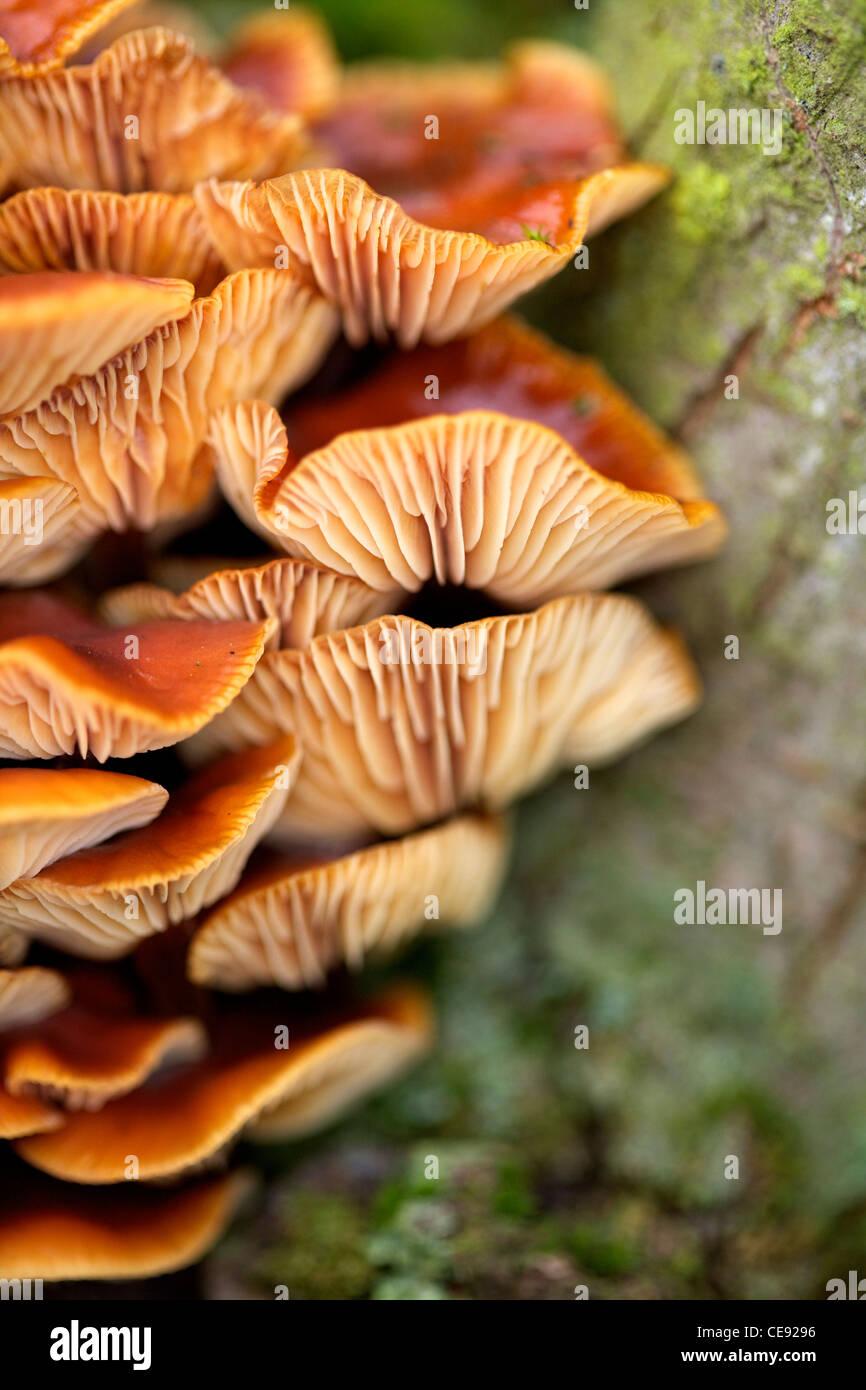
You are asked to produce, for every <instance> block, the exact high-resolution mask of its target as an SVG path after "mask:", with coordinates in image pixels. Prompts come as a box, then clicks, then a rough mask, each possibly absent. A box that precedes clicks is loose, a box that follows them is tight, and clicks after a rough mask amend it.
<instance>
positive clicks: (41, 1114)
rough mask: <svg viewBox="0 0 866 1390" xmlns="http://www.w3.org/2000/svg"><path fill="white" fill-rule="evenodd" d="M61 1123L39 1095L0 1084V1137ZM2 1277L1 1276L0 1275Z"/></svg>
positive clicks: (44, 1130) (35, 1131)
mask: <svg viewBox="0 0 866 1390" xmlns="http://www.w3.org/2000/svg"><path fill="white" fill-rule="evenodd" d="M62 1124H63V1115H62V1113H61V1111H59V1110H57V1109H55V1107H54V1106H53V1105H49V1104H48V1103H47V1102H46V1101H44V1100H42V1098H41V1097H40V1096H13V1095H12V1094H11V1093H10V1092H9V1091H7V1090H6V1087H5V1086H3V1085H0V1139H22V1138H24V1137H25V1136H26V1135H28V1134H46V1133H47V1132H48V1131H49V1130H51V1129H59V1127H60V1126H61V1125H62ZM0 1277H2V1276H0Z"/></svg>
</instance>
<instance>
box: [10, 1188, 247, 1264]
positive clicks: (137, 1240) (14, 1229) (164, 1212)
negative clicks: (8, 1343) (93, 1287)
mask: <svg viewBox="0 0 866 1390" xmlns="http://www.w3.org/2000/svg"><path fill="white" fill-rule="evenodd" d="M248 1190H249V1181H248V1179H247V1178H246V1177H245V1176H244V1175H243V1174H237V1173H235V1174H224V1175H220V1176H218V1177H209V1178H205V1179H202V1180H200V1181H198V1182H193V1183H188V1184H186V1185H185V1186H184V1187H181V1188H178V1189H176V1190H172V1191H166V1190H164V1189H159V1188H146V1187H143V1186H140V1185H138V1184H136V1183H126V1184H123V1185H120V1186H116V1187H113V1188H111V1189H110V1190H108V1191H96V1192H94V1191H93V1190H88V1189H87V1188H82V1187H73V1186H70V1185H69V1184H68V1183H61V1182H55V1181H54V1180H53V1179H50V1178H45V1177H43V1176H42V1175H41V1174H36V1173H33V1172H27V1170H26V1169H25V1170H24V1172H23V1173H22V1172H20V1171H16V1173H15V1176H14V1180H13V1181H11V1182H10V1181H9V1180H8V1175H7V1180H6V1181H5V1182H3V1183H0V1278H4V1279H33V1278H39V1279H44V1280H63V1279H147V1278H152V1277H154V1276H155V1275H158V1274H165V1273H168V1272H169V1271H171V1270H175V1269H181V1268H183V1267H184V1266H185V1265H188V1264H193V1263H195V1261H196V1260H199V1259H200V1258H201V1257H202V1255H203V1254H205V1252H206V1251H207V1250H208V1249H209V1248H210V1246H211V1245H213V1243H214V1241H215V1240H216V1239H217V1237H218V1236H219V1235H220V1233H221V1232H222V1230H223V1229H224V1228H225V1226H227V1225H228V1223H229V1221H230V1220H231V1218H232V1216H233V1214H234V1212H235V1211H236V1209H237V1207H238V1205H239V1203H240V1202H241V1200H242V1198H243V1197H244V1195H245V1193H246V1192H247V1191H248Z"/></svg>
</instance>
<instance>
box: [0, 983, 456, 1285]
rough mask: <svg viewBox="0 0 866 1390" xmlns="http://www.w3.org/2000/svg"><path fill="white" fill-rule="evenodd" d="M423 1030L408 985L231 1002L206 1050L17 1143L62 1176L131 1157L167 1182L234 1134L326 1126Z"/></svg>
mask: <svg viewBox="0 0 866 1390" xmlns="http://www.w3.org/2000/svg"><path fill="white" fill-rule="evenodd" d="M430 1032H431V1021H430V1014H429V1009H428V1006H427V1003H426V1001H425V999H424V997H423V996H422V995H420V994H419V993H418V992H417V991H416V990H415V989H413V988H410V987H408V986H393V987H392V988H391V989H390V990H388V991H386V992H385V993H383V994H381V995H379V996H376V997H375V998H372V999H368V1000H363V1001H360V1002H358V1003H357V1004H354V1005H352V1006H350V1007H348V1008H347V1007H345V1006H344V1007H343V1008H342V1009H338V1010H336V1011H334V1012H333V1013H332V1014H330V1015H323V1014H321V1013H320V1012H317V1013H316V1014H315V1015H313V1016H312V1017H310V1016H309V1015H307V1014H305V1013H304V1012H303V1011H300V1012H298V1014H297V1016H293V1015H292V1014H291V1012H289V1011H288V1010H286V1009H285V1007H283V1006H281V1005H280V1004H277V1003H275V1004H271V1005H269V1006H266V1005H265V1004H264V1003H263V1001H261V1000H259V1001H258V1002H257V1005H256V1007H255V1008H251V1007H250V1006H248V1005H242V1006H232V1007H231V1008H226V1009H225V1010H224V1011H223V1013H222V1015H221V1017H220V1019H219V1020H218V1021H216V1022H215V1023H214V1025H213V1026H212V1028H211V1038H212V1043H213V1050H212V1052H211V1053H210V1055H209V1056H207V1057H206V1058H204V1059H203V1060H201V1061H199V1062H191V1063H188V1064H187V1065H185V1066H181V1067H178V1068H174V1069H173V1070H172V1071H171V1072H165V1073H163V1074H162V1075H161V1076H158V1077H155V1078H153V1079H152V1080H151V1081H150V1082H149V1083H148V1085H147V1086H145V1087H140V1088H139V1089H138V1090H135V1091H132V1092H130V1093H129V1094H128V1095H124V1096H120V1097H118V1098H117V1099H114V1100H110V1101H108V1103H107V1104H106V1105H104V1106H103V1107H102V1108H101V1109H99V1110H95V1111H94V1110H79V1111H77V1112H75V1113H74V1114H69V1115H67V1116H66V1120H65V1123H64V1125H63V1127H62V1129H60V1130H58V1131H57V1134H56V1139H57V1142H56V1143H54V1144H53V1145H52V1144H48V1143H47V1139H48V1135H47V1134H43V1135H39V1134H34V1135H32V1136H29V1137H27V1138H24V1139H21V1140H19V1141H18V1142H17V1143H16V1150H17V1152H18V1153H19V1154H20V1155H21V1156H22V1157H23V1158H25V1159H26V1160H27V1162H28V1163H31V1164H32V1165H33V1166H34V1167H36V1168H39V1169H41V1170H42V1171H43V1172H45V1173H49V1174H51V1175H52V1176H54V1177H59V1178H62V1179H64V1180H65V1181H67V1182H76V1183H87V1184H103V1183H115V1182H120V1181H121V1180H122V1179H123V1177H124V1173H125V1169H126V1167H127V1165H128V1156H129V1155H130V1154H133V1155H135V1158H136V1160H137V1172H138V1176H139V1178H140V1179H141V1180H142V1181H148V1180H150V1181H153V1180H155V1179H163V1178H168V1177H171V1178H175V1177H178V1176H180V1175H183V1174H186V1173H188V1172H189V1171H190V1170H193V1169H197V1168H200V1167H201V1166H202V1165H204V1164H209V1163H213V1162H214V1160H215V1159H217V1158H219V1157H221V1156H222V1154H223V1153H224V1151H225V1149H226V1147H227V1146H228V1145H229V1144H231V1143H232V1142H234V1141H235V1140H236V1139H237V1138H239V1136H240V1135H241V1134H242V1133H246V1134H248V1135H251V1136H253V1137H256V1138H259V1139H285V1138H289V1137H298V1136H300V1135H302V1134H308V1133H310V1132H312V1131H313V1130H315V1129H318V1128H321V1127H322V1126H324V1125H326V1124H328V1123H329V1122H330V1121H331V1120H332V1119H333V1118H334V1117H335V1116H336V1115H337V1114H339V1113H341V1112H343V1111H344V1110H346V1109H347V1108H348V1107H349V1106H350V1105H352V1104H354V1103H356V1102H357V1101H358V1100H360V1099H361V1098H362V1097H363V1096H365V1095H367V1094H368V1093H369V1092H370V1091H371V1090H372V1089H374V1088H375V1087H376V1086H379V1085H381V1084H382V1083H383V1082H385V1081H386V1080H388V1079H390V1078H392V1077H394V1076H395V1075H396V1074H397V1073H398V1072H400V1071H402V1070H403V1069H404V1068H405V1067H406V1066H408V1064H409V1063H410V1062H411V1061H413V1060H415V1059H416V1058H417V1057H419V1056H420V1055H421V1053H422V1052H423V1051H424V1050H425V1049H426V1047H427V1046H428V1044H429V1041H430ZM282 1038H285V1039H286V1042H285V1043H284V1044H282V1045H281V1039H282ZM0 1264H2V1261H0Z"/></svg>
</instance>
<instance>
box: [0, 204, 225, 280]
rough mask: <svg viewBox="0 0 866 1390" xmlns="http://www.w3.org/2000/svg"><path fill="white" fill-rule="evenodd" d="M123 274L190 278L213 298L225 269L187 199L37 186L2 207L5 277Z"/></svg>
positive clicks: (0, 263)
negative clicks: (52, 273) (73, 272)
mask: <svg viewBox="0 0 866 1390" xmlns="http://www.w3.org/2000/svg"><path fill="white" fill-rule="evenodd" d="M40 270H78V271H106V270H114V271H120V272H122V273H123V274H128V275H153V276H160V277H167V278H169V279H172V278H179V279H181V280H189V281H191V282H192V284H193V285H194V286H195V291H196V294H198V295H206V294H210V293H211V292H212V290H213V289H214V288H215V286H216V284H217V282H218V281H219V279H220V278H221V276H222V274H223V266H222V262H221V261H220V259H219V257H218V256H217V254H216V252H215V251H214V250H213V248H212V247H211V245H210V243H209V242H208V239H207V233H206V231H205V228H204V224H203V222H202V220H201V215H200V213H199V211H198V209H197V207H196V205H195V202H194V201H193V199H192V197H191V196H190V195H189V194H182V193H175V194H171V193H128V194H123V193H105V192H93V191H91V190H89V189H65V188H32V189H28V190H26V191H25V192H23V193H18V194H16V195H15V196H14V197H12V198H7V199H6V201H5V202H4V203H0V274H3V275H9V274H16V275H20V274H26V273H28V272H36V271H40Z"/></svg>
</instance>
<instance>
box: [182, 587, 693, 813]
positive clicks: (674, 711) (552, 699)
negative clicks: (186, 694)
mask: <svg viewBox="0 0 866 1390" xmlns="http://www.w3.org/2000/svg"><path fill="white" fill-rule="evenodd" d="M699 697H700V684H699V681H698V677H697V674H696V672H695V670H694V667H693V666H692V663H691V661H690V660H689V657H688V655H687V654H686V652H685V650H684V648H683V646H682V644H681V642H680V641H679V639H678V638H677V637H675V636H674V634H672V633H670V632H665V631H663V630H661V629H660V628H658V627H657V626H656V625H655V623H654V622H653V621H652V619H651V618H650V616H649V614H648V613H647V611H646V609H645V608H644V607H643V605H642V604H641V603H639V602H638V601H637V600H636V599H633V598H630V597H626V596H625V595H621V594H578V595H575V596H572V597H568V598H560V599H554V600H552V601H551V602H550V603H547V604H545V605H544V606H543V607H542V608H539V609H536V610H535V611H534V612H531V613H526V614H519V615H512V616H504V617H492V618H485V619H481V620H479V621H476V622H470V623H464V624H461V625H459V626H457V627H453V628H432V627H429V626H428V625H427V624H426V623H423V622H420V621H418V620H416V619H412V618H407V617H384V618H378V619H375V620H373V621H371V622H369V623H366V624H364V626H362V627H357V628H352V629H350V630H349V631H344V632H336V633H331V634H329V635H326V636H322V637H316V638H315V639H314V640H313V641H312V642H311V643H310V645H309V647H308V648H307V649H306V650H304V651H269V652H266V653H265V655H264V656H263V657H262V660H261V662H260V663H259V666H258V668H257V670H256V672H255V676H254V677H253V679H251V680H250V681H249V682H248V683H247V685H246V686H245V687H244V689H243V690H242V691H241V693H240V694H239V696H238V697H237V699H236V700H234V701H233V703H232V704H231V705H230V706H229V708H228V709H227V710H226V711H225V712H224V713H223V714H221V715H218V716H217V717H216V718H215V719H213V720H212V721H211V723H210V724H209V725H208V727H207V728H206V729H205V730H204V731H203V732H202V734H201V735H199V736H198V738H197V739H195V740H193V743H192V748H193V749H196V750H197V751H198V754H199V755H201V754H203V753H212V752H213V751H214V750H216V749H225V748H232V749H240V748H243V747H245V746H248V745H250V744H259V743H263V742H267V741H269V740H270V739H272V738H273V737H274V736H275V734H277V733H278V732H280V731H283V732H290V733H292V734H293V735H294V737H295V738H296V739H297V741H298V744H299V745H300V748H301V751H302V754H303V757H302V761H301V768H300V771H299V773H298V778H297V781H296V783H295V787H294V790H293V793H292V796H291V798H290V799H289V801H288V803H287V806H286V811H285V813H284V816H283V817H282V818H281V822H280V828H281V830H282V831H283V832H285V833H286V834H289V833H293V834H297V835H299V836H300V837H301V838H304V837H307V836H315V837H326V838H327V837H333V836H340V835H342V836H351V835H354V834H363V833H368V832H369V831H371V830H375V831H378V832H380V833H382V834H385V835H394V834H402V833H404V832H406V831H408V830H413V829H415V828H416V827H417V826H420V825H425V824H429V823H431V822H433V821H436V820H439V819H441V818H442V817H444V816H448V815H451V814H452V813H453V812H455V811H457V810H460V809H462V808H465V807H471V806H475V805H479V804H480V805H483V806H487V807H493V808H498V807H501V806H504V805H506V804H507V803H508V802H509V801H511V800H512V799H513V798H515V797H517V796H521V795H523V794H524V793H526V792H527V791H529V790H530V789H531V788H532V787H534V786H536V785H537V784H538V783H539V782H541V781H543V780H544V779H545V778H546V777H548V776H549V775H550V774H551V773H552V772H553V771H554V770H555V769H557V768H559V767H561V766H564V765H569V764H572V763H574V762H576V761H580V762H586V763H589V762H594V763H600V762H603V761H608V760H610V759H612V758H615V757H618V756H619V755H621V754H622V753H623V752H625V751H626V750H627V749H629V748H631V747H632V746H633V745H634V744H636V743H638V742H639V741H640V740H641V739H643V738H645V737H646V736H647V735H649V734H650V733H652V732H655V731H656V730H658V729H662V728H664V727H666V726H667V725H669V724H673V723H676V722H677V721H678V720H680V719H683V718H685V716H686V715H687V714H689V713H691V712H692V710H693V709H694V708H695V706H696V705H697V703H698V700H699ZM189 747H190V745H189V744H187V745H185V748H189Z"/></svg>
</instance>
